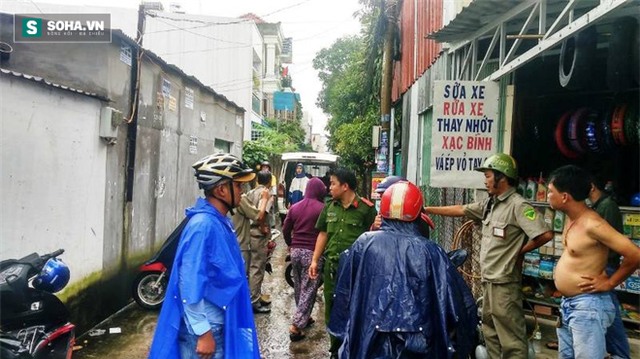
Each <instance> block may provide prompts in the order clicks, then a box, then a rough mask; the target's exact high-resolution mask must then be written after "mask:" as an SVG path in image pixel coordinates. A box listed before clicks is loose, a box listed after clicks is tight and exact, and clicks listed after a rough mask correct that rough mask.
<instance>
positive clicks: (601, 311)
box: [548, 165, 640, 359]
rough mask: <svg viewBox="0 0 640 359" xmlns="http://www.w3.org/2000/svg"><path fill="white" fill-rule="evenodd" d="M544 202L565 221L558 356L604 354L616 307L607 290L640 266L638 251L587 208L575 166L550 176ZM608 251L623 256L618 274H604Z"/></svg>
mask: <svg viewBox="0 0 640 359" xmlns="http://www.w3.org/2000/svg"><path fill="white" fill-rule="evenodd" d="M550 177H551V179H550V180H549V192H548V201H549V204H550V205H551V207H552V208H553V209H555V210H559V211H562V212H564V213H565V214H566V215H567V217H568V220H567V222H566V223H565V229H564V233H563V235H562V239H563V244H564V251H563V252H562V256H561V257H560V260H559V261H558V264H557V266H556V268H555V271H554V281H555V285H556V288H557V289H558V290H559V291H560V292H561V293H562V295H563V298H562V303H561V305H560V314H561V315H562V323H561V326H560V328H558V329H557V334H558V341H559V357H560V358H597V359H601V358H604V357H605V356H606V345H605V334H606V332H607V328H608V327H609V326H610V325H611V323H612V322H613V319H614V316H615V307H614V305H613V302H612V301H611V297H610V294H609V293H608V292H609V291H611V290H613V288H615V287H616V286H617V285H618V284H620V283H622V281H624V280H625V279H626V278H627V277H628V276H629V275H631V273H633V271H634V270H636V269H637V268H638V266H639V265H640V248H638V247H636V246H635V244H633V242H631V241H630V240H629V239H628V238H627V237H625V236H624V235H622V234H620V233H619V232H618V231H616V230H615V229H614V228H613V227H611V226H610V225H609V224H608V223H607V222H606V221H605V220H603V219H602V218H601V217H600V216H599V215H598V214H597V213H596V212H595V211H593V210H592V209H590V208H589V207H587V205H586V204H585V202H584V200H585V199H586V198H587V196H588V195H589V190H590V189H591V182H590V180H589V178H590V177H589V174H588V173H587V172H586V171H584V170H583V169H581V168H580V167H577V166H574V165H568V166H563V167H560V168H558V169H556V170H555V171H553V172H552V173H551V176H550ZM609 249H611V250H614V251H615V252H617V253H619V254H620V255H622V256H623V260H622V262H621V263H620V267H619V268H618V270H617V271H616V272H615V273H613V274H612V275H611V277H609V276H607V274H606V273H605V268H606V266H607V256H608V253H609Z"/></svg>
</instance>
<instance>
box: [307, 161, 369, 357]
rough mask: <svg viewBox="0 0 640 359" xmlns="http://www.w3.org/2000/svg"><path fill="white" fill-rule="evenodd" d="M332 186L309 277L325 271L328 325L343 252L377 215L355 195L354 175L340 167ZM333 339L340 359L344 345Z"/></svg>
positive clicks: (318, 224) (319, 225)
mask: <svg viewBox="0 0 640 359" xmlns="http://www.w3.org/2000/svg"><path fill="white" fill-rule="evenodd" d="M330 183H331V185H330V192H331V199H329V200H328V201H327V203H326V204H325V206H324V209H323V210H322V212H321V213H320V217H318V221H317V222H316V228H317V229H318V230H319V231H320V234H318V239H317V241H316V248H315V250H314V252H313V259H312V261H311V265H310V266H309V277H311V278H312V279H315V278H317V277H318V274H319V272H320V270H322V271H323V276H324V277H323V279H324V303H325V311H324V314H325V320H326V323H328V322H329V315H330V314H331V306H332V304H333V289H334V287H335V280H336V278H335V276H336V272H337V270H338V259H339V257H340V253H342V251H344V250H345V249H347V248H349V247H351V245H352V244H353V242H355V240H356V239H357V238H358V237H359V236H360V235H361V234H362V233H364V232H365V231H367V230H369V227H371V224H372V223H373V221H374V219H375V217H376V214H377V212H376V209H375V206H374V205H373V203H371V202H370V201H368V200H366V199H364V198H360V197H359V196H358V195H357V194H356V193H355V188H356V176H355V175H354V174H353V172H351V171H348V170H346V169H343V168H339V169H337V170H335V171H334V172H332V173H331V177H330ZM323 254H324V258H325V259H324V265H323V263H322V256H323ZM323 266H324V268H322V267H323ZM330 338H331V348H330V349H329V351H331V357H332V358H334V357H335V358H337V353H338V349H339V348H340V345H341V343H340V342H339V341H338V340H337V339H336V338H335V337H333V336H330Z"/></svg>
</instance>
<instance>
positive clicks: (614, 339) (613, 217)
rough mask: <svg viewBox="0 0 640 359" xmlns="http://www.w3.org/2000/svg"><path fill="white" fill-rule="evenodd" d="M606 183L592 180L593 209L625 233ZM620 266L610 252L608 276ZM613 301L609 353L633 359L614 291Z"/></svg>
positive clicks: (608, 341)
mask: <svg viewBox="0 0 640 359" xmlns="http://www.w3.org/2000/svg"><path fill="white" fill-rule="evenodd" d="M604 185H605V182H604V181H603V180H602V179H601V178H599V177H598V176H593V178H592V179H591V192H589V201H590V202H591V207H592V208H593V209H594V210H595V211H596V212H597V213H598V214H599V215H600V217H602V218H603V219H604V220H605V221H607V223H609V224H610V225H611V227H613V228H615V230H616V231H618V232H620V233H623V231H622V214H621V213H620V208H618V204H617V203H616V202H615V201H614V200H613V199H612V198H611V196H610V195H609V194H608V193H606V192H605V191H604ZM619 266H620V255H619V254H618V253H616V252H614V251H612V250H609V262H608V264H607V275H609V276H611V274H612V273H614V272H615V271H616V269H618V267H619ZM611 299H612V300H613V304H614V305H615V307H616V317H615V319H614V320H613V324H611V326H610V327H609V328H608V329H607V335H606V337H605V339H606V343H607V352H609V354H611V355H612V356H613V357H614V358H624V359H631V353H630V348H629V340H628V338H627V335H626V332H625V329H624V325H623V324H622V317H621V316H620V302H619V301H618V296H617V295H616V294H615V292H614V291H611Z"/></svg>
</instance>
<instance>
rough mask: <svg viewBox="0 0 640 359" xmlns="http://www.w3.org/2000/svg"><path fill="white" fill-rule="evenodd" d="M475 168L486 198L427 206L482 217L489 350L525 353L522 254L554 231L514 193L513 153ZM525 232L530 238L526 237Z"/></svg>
mask: <svg viewBox="0 0 640 359" xmlns="http://www.w3.org/2000/svg"><path fill="white" fill-rule="evenodd" d="M476 171H481V172H484V177H485V181H484V182H485V186H486V188H487V192H489V197H488V198H487V199H485V200H484V201H481V202H475V203H470V204H467V205H456V206H446V207H427V208H426V211H427V213H429V214H439V215H443V216H452V217H461V216H466V217H468V218H471V219H473V220H477V221H482V243H481V249H480V267H481V275H482V296H483V298H484V299H483V306H482V331H483V334H484V337H485V340H486V344H487V351H488V354H489V357H490V358H492V359H493V358H501V357H502V358H527V347H528V345H527V338H526V324H525V320H524V311H523V309H522V300H523V298H522V288H521V286H522V285H521V279H522V273H521V272H522V268H521V263H522V262H521V258H522V256H523V255H524V253H526V252H529V251H531V250H533V249H536V248H538V247H540V246H542V245H543V244H545V243H547V242H548V241H550V240H551V239H552V238H553V232H552V231H551V230H550V229H549V227H548V226H547V225H546V224H545V222H544V220H543V218H542V216H541V215H540V213H538V212H537V211H536V210H535V209H534V208H533V207H532V206H531V204H529V203H528V202H526V200H525V199H524V198H523V197H522V196H520V195H519V194H518V193H516V189H515V187H516V186H517V181H518V170H517V166H516V161H515V160H514V159H513V157H511V156H509V155H507V154H504V153H498V154H495V155H492V156H490V157H489V158H487V159H486V160H485V161H484V163H483V164H482V166H481V167H479V168H476ZM527 237H528V238H530V240H529V241H525V240H526V238H527ZM531 238H533V239H531Z"/></svg>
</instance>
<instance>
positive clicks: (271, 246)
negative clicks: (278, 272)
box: [264, 228, 282, 274]
mask: <svg viewBox="0 0 640 359" xmlns="http://www.w3.org/2000/svg"><path fill="white" fill-rule="evenodd" d="M281 235H282V232H280V231H279V230H277V229H275V228H272V229H271V238H270V239H269V242H268V243H267V263H266V265H265V269H264V270H265V272H267V273H269V274H273V267H272V266H271V256H272V255H273V252H274V251H275V250H276V247H277V246H278V243H277V242H276V240H277V239H278V237H280V236H281Z"/></svg>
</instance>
